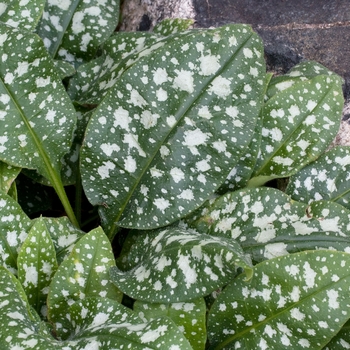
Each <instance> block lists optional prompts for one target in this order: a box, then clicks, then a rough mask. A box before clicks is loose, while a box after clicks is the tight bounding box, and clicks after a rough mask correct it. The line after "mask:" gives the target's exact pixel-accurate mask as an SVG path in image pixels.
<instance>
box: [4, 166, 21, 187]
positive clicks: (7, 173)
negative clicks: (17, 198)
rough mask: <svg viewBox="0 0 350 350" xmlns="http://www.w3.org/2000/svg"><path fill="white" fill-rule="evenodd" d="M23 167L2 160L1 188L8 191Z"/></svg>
mask: <svg viewBox="0 0 350 350" xmlns="http://www.w3.org/2000/svg"><path fill="white" fill-rule="evenodd" d="M20 171H21V168H18V167H14V166H11V165H8V164H6V163H4V162H1V161H0V190H1V191H3V192H5V193H8V191H9V190H10V188H11V186H12V185H13V183H14V181H15V179H16V177H17V176H18V174H19V173H20Z"/></svg>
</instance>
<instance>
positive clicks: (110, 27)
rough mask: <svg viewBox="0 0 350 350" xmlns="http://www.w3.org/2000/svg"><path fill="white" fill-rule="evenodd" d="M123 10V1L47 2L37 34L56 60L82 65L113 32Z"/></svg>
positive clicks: (78, 0) (71, 0) (80, 0)
mask: <svg viewBox="0 0 350 350" xmlns="http://www.w3.org/2000/svg"><path fill="white" fill-rule="evenodd" d="M119 8H120V3H119V0H109V1H108V3H107V2H106V1H101V0H92V1H83V0H68V1H47V2H46V6H45V10H44V14H43V16H42V18H41V20H40V22H39V25H38V28H37V32H38V34H39V36H40V37H41V38H42V39H43V41H44V43H45V46H46V48H47V50H48V51H49V52H50V54H51V56H52V57H54V58H57V59H63V60H65V61H67V62H70V63H72V64H79V63H82V62H83V61H86V60H89V59H92V58H93V57H94V56H95V54H96V52H97V49H98V47H99V46H100V45H101V44H102V43H103V42H104V41H106V40H107V39H108V38H109V36H110V35H111V34H112V33H113V31H114V30H115V28H116V26H117V24H118V20H119Z"/></svg>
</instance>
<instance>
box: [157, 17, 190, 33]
mask: <svg viewBox="0 0 350 350" xmlns="http://www.w3.org/2000/svg"><path fill="white" fill-rule="evenodd" d="M193 23H194V20H193V19H184V18H166V19H164V20H163V21H161V22H160V23H158V24H156V25H155V26H154V28H153V33H156V34H159V35H163V36H168V35H171V34H175V33H178V32H181V31H184V30H186V29H189V28H190V26H191V25H193Z"/></svg>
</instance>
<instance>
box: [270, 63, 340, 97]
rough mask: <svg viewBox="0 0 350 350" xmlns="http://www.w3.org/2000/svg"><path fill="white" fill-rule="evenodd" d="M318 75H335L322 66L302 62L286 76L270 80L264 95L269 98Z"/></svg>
mask: <svg viewBox="0 0 350 350" xmlns="http://www.w3.org/2000/svg"><path fill="white" fill-rule="evenodd" d="M318 75H336V74H335V73H333V72H332V71H330V70H329V69H328V68H326V67H324V66H322V64H320V63H318V62H315V61H303V62H301V63H299V64H297V65H296V66H294V67H293V68H292V69H291V70H290V71H289V72H288V73H287V74H285V75H281V76H277V77H274V78H272V79H271V81H270V84H269V87H268V89H267V92H266V95H267V97H268V98H271V97H272V96H273V95H275V94H276V93H278V92H279V91H283V90H285V89H288V88H289V87H291V86H293V85H294V84H295V83H298V82H300V81H305V80H308V79H312V78H314V77H316V76H318Z"/></svg>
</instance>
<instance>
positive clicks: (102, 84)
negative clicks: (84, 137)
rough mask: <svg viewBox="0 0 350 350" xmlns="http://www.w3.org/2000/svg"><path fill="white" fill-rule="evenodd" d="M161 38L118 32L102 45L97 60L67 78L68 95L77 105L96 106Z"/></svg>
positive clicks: (144, 33) (82, 66) (86, 64)
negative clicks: (69, 78)
mask: <svg viewBox="0 0 350 350" xmlns="http://www.w3.org/2000/svg"><path fill="white" fill-rule="evenodd" d="M162 40H164V39H163V38H162V37H161V36H159V35H156V34H153V33H148V32H130V33H128V32H118V33H117V34H116V35H113V36H111V37H110V38H109V39H108V40H107V41H106V42H105V43H104V45H103V46H102V54H101V56H100V57H98V58H96V59H95V60H92V61H90V62H88V63H85V64H82V65H81V66H80V67H79V68H78V69H77V74H76V75H75V76H74V77H73V78H72V79H71V81H70V82H69V87H68V94H69V96H70V97H71V99H72V100H74V101H77V102H79V103H81V104H96V105H97V104H99V103H100V102H101V101H102V100H103V98H104V97H105V96H106V94H107V93H108V91H109V90H110V89H111V88H112V87H113V86H114V85H115V83H116V81H117V79H118V78H119V77H120V75H121V74H122V73H123V72H124V71H125V70H126V69H127V68H129V67H130V66H131V65H133V64H134V63H135V62H137V61H138V60H139V59H140V58H141V57H143V56H146V55H149V54H150V53H151V52H152V51H154V50H156V49H157V48H158V47H159V46H160V45H163V44H162V43H161V41H162Z"/></svg>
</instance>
